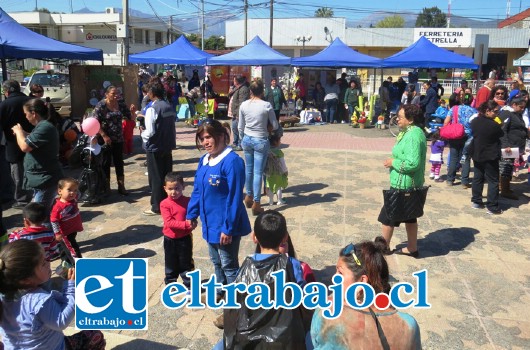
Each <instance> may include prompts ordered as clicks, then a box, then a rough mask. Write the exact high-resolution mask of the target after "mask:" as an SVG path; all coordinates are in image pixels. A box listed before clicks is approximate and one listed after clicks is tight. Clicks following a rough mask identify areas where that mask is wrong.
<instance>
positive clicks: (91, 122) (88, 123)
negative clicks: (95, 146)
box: [81, 117, 99, 136]
mask: <svg viewBox="0 0 530 350" xmlns="http://www.w3.org/2000/svg"><path fill="white" fill-rule="evenodd" d="M81 127H82V128H83V132H84V133H85V134H87V135H88V136H94V135H96V134H97V133H98V132H99V121H98V120H97V119H96V118H94V117H90V118H86V119H85V120H84V121H83V124H81Z"/></svg>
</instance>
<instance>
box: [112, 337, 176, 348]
mask: <svg viewBox="0 0 530 350" xmlns="http://www.w3.org/2000/svg"><path fill="white" fill-rule="evenodd" d="M113 349H114V350H135V349H137V350H140V349H141V350H145V349H149V350H174V349H181V348H177V347H175V346H173V345H166V344H161V343H155V342H153V341H149V340H145V339H135V340H132V341H130V342H127V343H125V344H120V345H118V346H115V347H113Z"/></svg>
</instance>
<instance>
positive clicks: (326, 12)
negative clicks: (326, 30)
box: [315, 7, 333, 18]
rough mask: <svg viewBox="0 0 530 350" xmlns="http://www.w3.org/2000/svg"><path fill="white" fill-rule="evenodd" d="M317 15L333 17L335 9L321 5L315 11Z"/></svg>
mask: <svg viewBox="0 0 530 350" xmlns="http://www.w3.org/2000/svg"><path fill="white" fill-rule="evenodd" d="M315 17H320V18H331V17H333V10H332V9H331V8H329V7H321V8H319V9H318V10H316V11H315Z"/></svg>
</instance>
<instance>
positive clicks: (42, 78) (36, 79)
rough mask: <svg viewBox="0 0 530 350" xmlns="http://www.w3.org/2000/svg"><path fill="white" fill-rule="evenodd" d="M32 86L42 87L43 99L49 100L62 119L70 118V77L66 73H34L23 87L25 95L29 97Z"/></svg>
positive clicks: (41, 71)
mask: <svg viewBox="0 0 530 350" xmlns="http://www.w3.org/2000/svg"><path fill="white" fill-rule="evenodd" d="M33 84H39V85H42V87H43V89H44V96H43V98H44V99H46V98H49V99H50V102H51V103H52V104H53V106H54V107H55V109H56V110H57V112H58V113H59V114H60V115H61V116H62V117H69V116H70V112H71V106H70V77H69V75H68V73H60V72H54V71H53V70H39V71H36V72H35V73H33V75H32V76H31V78H30V80H29V82H28V83H27V84H26V86H25V87H24V93H25V94H26V95H29V93H30V87H31V85H33Z"/></svg>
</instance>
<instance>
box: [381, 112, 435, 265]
mask: <svg viewBox="0 0 530 350" xmlns="http://www.w3.org/2000/svg"><path fill="white" fill-rule="evenodd" d="M422 119H423V112H422V110H421V108H420V107H418V106H417V105H404V106H402V107H401V109H400V110H399V112H398V115H397V123H398V126H399V128H400V129H401V132H400V133H399V134H398V136H397V142H396V144H395V146H394V148H393V149H392V158H389V159H387V160H385V162H384V166H385V168H388V169H390V187H391V188H397V189H409V188H412V187H422V186H423V183H424V181H425V179H424V176H425V156H426V153H427V141H426V139H425V134H424V133H423V130H422V129H421V128H420V127H418V126H416V124H418V123H421V121H422ZM400 173H401V180H400ZM378 221H379V222H380V223H381V224H383V228H382V230H383V237H384V238H385V240H386V242H387V245H388V247H387V248H388V249H387V250H386V253H387V254H390V253H391V251H390V248H389V247H390V240H391V239H392V234H393V233H394V227H399V225H400V224H401V222H393V221H391V220H389V218H388V217H387V215H386V211H385V208H384V206H383V208H382V209H381V213H380V214H379V218H378ZM404 223H405V229H406V231H407V248H406V249H405V248H401V249H397V250H395V251H394V252H395V253H396V254H401V255H408V256H412V257H414V258H417V257H418V256H419V251H418V245H417V241H418V220H417V219H412V220H407V221H405V222H404Z"/></svg>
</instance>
